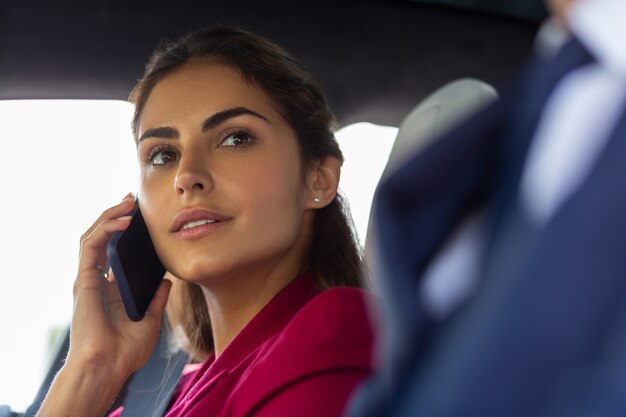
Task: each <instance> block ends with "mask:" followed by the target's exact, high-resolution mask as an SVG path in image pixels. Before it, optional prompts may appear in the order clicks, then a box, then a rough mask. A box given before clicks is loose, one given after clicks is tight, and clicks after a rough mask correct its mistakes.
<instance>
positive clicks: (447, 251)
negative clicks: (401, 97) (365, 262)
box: [349, 0, 626, 417]
mask: <svg viewBox="0 0 626 417" xmlns="http://www.w3.org/2000/svg"><path fill="white" fill-rule="evenodd" d="M548 6H549V8H550V9H551V11H552V16H553V17H552V19H551V20H550V22H548V23H546V25H545V26H544V27H543V28H542V30H541V32H540V34H539V36H538V48H537V56H536V57H535V58H534V59H533V61H532V62H531V63H530V64H529V65H528V67H527V68H525V69H524V70H523V71H522V73H521V74H520V76H519V77H518V78H517V79H516V80H515V82H514V83H512V84H511V86H510V88H509V89H508V90H507V91H504V92H503V93H502V95H501V100H500V101H499V102H497V103H495V104H493V105H491V106H489V107H488V108H487V109H485V110H484V111H481V112H480V113H479V114H478V115H476V116H475V117H472V118H471V119H470V120H468V121H467V122H465V123H463V124H462V125H461V126H460V127H458V128H455V129H454V130H453V131H452V132H451V133H448V134H446V135H445V136H444V137H442V138H441V139H440V140H438V141H437V142H436V143H435V144H434V145H433V146H431V147H429V148H428V149H425V150H424V151H421V152H420V153H419V155H417V156H415V157H414V158H412V159H411V160H410V161H409V162H408V163H406V164H405V165H403V166H402V167H401V168H399V169H398V170H397V171H396V172H394V173H393V174H391V175H389V176H388V177H387V178H386V179H385V180H384V181H383V182H382V183H381V184H380V186H379V189H378V191H377V194H376V198H375V203H374V207H373V213H374V218H373V235H372V236H373V245H372V253H373V254H374V255H373V265H374V280H375V282H376V283H377V286H378V288H379V291H380V293H381V300H382V301H381V305H380V309H379V316H378V319H379V321H380V323H381V333H382V338H381V346H380V351H381V362H380V368H381V370H380V373H379V374H378V375H377V376H376V377H375V378H374V379H372V380H371V381H370V382H369V383H368V384H367V385H366V386H364V387H363V388H362V389H361V390H360V392H359V393H358V394H357V396H356V397H355V401H354V403H353V406H352V407H351V410H350V412H349V415H350V416H351V417H369V416H391V417H400V416H428V417H434V416H442V417H444V416H445V417H447V416H463V417H468V416H481V417H490V416H507V417H514V416H568V417H572V416H606V415H625V414H626V191H625V189H624V188H625V187H624V182H625V181H626V106H625V101H626V48H624V47H623V39H626V25H625V24H624V22H625V21H626V2H624V1H623V0H552V1H549V2H548Z"/></svg>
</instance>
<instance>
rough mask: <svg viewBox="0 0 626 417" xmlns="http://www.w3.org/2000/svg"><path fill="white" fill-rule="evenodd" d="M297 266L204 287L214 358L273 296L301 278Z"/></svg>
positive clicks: (243, 276) (231, 278)
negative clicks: (297, 278)
mask: <svg viewBox="0 0 626 417" xmlns="http://www.w3.org/2000/svg"><path fill="white" fill-rule="evenodd" d="M301 272H302V271H301V270H300V265H295V264H293V265H281V266H280V267H278V268H267V267H266V268H258V270H257V271H256V272H255V273H247V274H245V275H239V276H237V277H229V278H228V279H223V280H220V282H219V283H213V284H209V285H204V286H203V287H202V288H203V293H204V297H205V299H206V302H207V307H208V309H209V316H210V317H211V328H212V331H213V343H214V353H215V357H218V356H219V355H220V354H221V353H222V352H223V351H224V349H225V348H226V347H227V346H228V345H229V344H230V342H231V341H232V340H233V339H234V338H235V336H237V334H238V333H239V332H240V331H241V329H243V328H244V327H245V326H246V325H247V324H248V323H249V322H250V321H251V320H252V319H253V318H254V317H255V316H256V315H257V314H258V313H259V311H261V309H262V308H263V307H265V306H266V305H267V304H268V303H269V302H270V301H271V300H272V298H274V296H275V295H276V294H277V293H278V292H280V290H282V289H283V288H285V287H286V286H287V285H288V284H289V283H290V282H291V281H293V280H294V279H295V278H296V277H298V276H299V275H300V274H301Z"/></svg>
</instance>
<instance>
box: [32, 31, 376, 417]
mask: <svg viewBox="0 0 626 417" xmlns="http://www.w3.org/2000/svg"><path fill="white" fill-rule="evenodd" d="M131 101H133V102H134V104H135V106H136V110H135V116H134V120H133V131H134V135H135V138H136V141H137V153H138V159H139V163H140V167H141V183H140V190H139V196H138V200H139V204H140V208H141V211H142V213H143V215H144V218H145V220H146V224H147V226H148V229H149V231H150V235H151V237H152V240H153V242H154V244H155V247H156V249H157V252H158V253H159V256H160V258H161V260H162V262H163V264H164V265H165V266H166V268H167V270H168V271H169V272H170V273H171V274H172V275H174V276H175V277H177V278H179V279H180V281H179V280H178V279H174V281H175V285H174V288H173V289H174V291H172V295H171V296H170V297H169V298H170V300H169V313H170V318H171V319H172V321H173V322H174V325H175V326H176V327H178V328H180V329H182V332H183V333H184V335H185V339H186V348H187V350H188V351H189V352H190V353H191V354H192V355H193V356H194V358H195V359H197V361H198V362H199V364H198V365H195V366H194V367H190V368H189V369H188V370H187V371H186V372H185V374H184V375H183V377H182V379H181V381H180V383H179V387H178V390H177V393H176V395H175V398H174V399H173V401H172V403H171V404H170V408H169V410H168V412H167V415H168V416H171V417H174V416H196V415H198V416H199V415H203V416H205V415H220V416H221V415H224V416H226V415H228V416H287V415H289V416H293V415H298V416H309V415H310V416H339V415H341V413H342V411H343V408H344V406H345V403H346V401H347V400H348V398H349V396H350V394H351V392H352V390H353V389H354V388H355V387H356V386H357V385H358V384H359V382H361V381H362V380H363V379H364V378H365V377H366V376H367V375H368V373H369V372H370V356H371V344H372V334H371V329H370V324H369V323H368V319H367V313H366V308H365V300H364V298H365V293H364V292H363V291H362V290H359V289H356V288H350V287H358V286H359V279H358V275H359V272H360V271H359V269H360V266H359V252H358V250H357V247H356V244H355V240H354V237H353V235H352V232H351V229H350V227H349V226H348V222H347V219H346V216H345V214H344V211H343V208H342V204H341V200H340V199H339V197H338V196H337V184H338V181H339V175H340V168H341V163H342V155H341V152H340V150H339V148H338V146H337V143H336V141H335V139H334V136H333V134H332V130H331V125H332V122H333V118H332V116H331V114H330V112H329V110H328V108H327V106H326V103H325V100H324V98H323V96H322V94H321V92H320V90H319V88H318V87H317V86H316V84H315V83H314V82H313V80H312V79H311V77H310V76H309V74H307V73H306V72H305V71H304V70H303V69H302V68H301V67H300V66H299V65H298V64H297V63H296V62H294V61H293V60H292V59H291V58H290V57H289V56H287V54H286V53H285V52H284V51H282V50H281V49H280V48H278V47H277V46H275V45H273V44H271V43H270V42H268V41H266V40H264V39H262V38H259V37H257V36H255V35H252V34H249V33H246V32H243V31H240V30H237V29H232V28H213V29H209V30H205V31H201V32H196V33H193V34H191V35H188V36H186V37H183V38H182V39H181V40H179V41H178V42H176V43H173V44H167V45H163V46H162V47H160V48H159V49H157V51H156V52H155V53H154V55H153V57H152V59H151V60H150V62H149V64H148V66H147V68H146V72H145V74H144V76H143V78H142V79H141V80H140V81H139V83H138V84H137V86H136V87H135V89H134V91H133V92H132V94H131ZM132 206H133V196H132V195H129V196H127V198H126V199H124V200H123V201H122V202H121V203H120V204H119V205H117V206H114V207H112V208H110V209H108V210H107V211H105V212H104V213H103V214H102V215H101V216H100V218H99V219H98V220H97V221H96V222H95V223H94V224H93V226H92V227H91V228H90V229H89V230H88V231H87V232H86V233H85V235H84V236H83V237H82V240H81V251H80V263H79V271H78V276H77V279H76V283H75V286H74V297H75V308H74V316H73V319H72V330H71V347H70V350H69V353H68V356H67V360H66V362H65V365H64V367H63V369H62V370H61V371H60V372H59V374H58V375H57V377H56V378H55V381H54V382H53V384H52V387H51V389H50V391H49V393H48V396H47V397H46V400H45V401H44V403H43V405H42V407H41V409H40V411H39V414H38V415H39V416H60V415H63V416H66V415H67V416H81V417H84V416H100V415H102V414H103V413H104V412H105V411H106V410H107V408H108V407H109V406H110V404H111V403H112V401H113V400H114V398H115V396H116V395H117V393H118V391H119V390H120V389H121V387H122V385H123V383H124V381H125V380H126V379H127V378H128V377H129V375H131V374H132V372H134V371H135V370H136V369H138V368H139V367H140V366H141V365H142V364H144V363H145V362H146V361H147V359H148V357H149V356H150V353H151V350H152V349H153V346H154V343H155V341H156V337H157V333H158V329H159V327H160V324H161V323H160V321H161V315H162V312H163V310H164V308H165V306H166V303H167V300H168V296H169V293H170V289H171V287H172V284H171V282H170V281H169V280H165V281H164V282H163V284H162V285H161V287H160V288H159V290H158V291H157V294H156V296H155V298H154V300H153V302H152V304H151V305H150V307H149V310H148V312H147V313H146V316H145V318H144V319H143V320H141V321H139V322H131V321H129V320H128V318H127V317H126V314H125V312H124V310H123V307H122V305H121V302H120V299H119V295H118V292H117V288H116V286H115V283H114V281H113V279H109V280H108V281H105V280H102V279H101V275H102V273H101V270H100V269H99V266H100V265H103V264H105V263H106V255H105V246H106V243H107V241H108V239H109V238H110V236H111V233H113V232H114V231H117V230H124V229H125V228H126V227H127V226H128V224H129V221H130V219H129V217H128V216H127V213H128V212H129V211H130V210H131V209H132Z"/></svg>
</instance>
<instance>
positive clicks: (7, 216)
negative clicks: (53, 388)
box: [0, 100, 397, 411]
mask: <svg viewBox="0 0 626 417" xmlns="http://www.w3.org/2000/svg"><path fill="white" fill-rule="evenodd" d="M131 117H132V106H131V105H130V104H129V103H127V102H123V101H111V100H109V101H76V100H54V101H45V100H39V101H31V100H23V101H0V120H1V121H2V131H3V146H4V149H3V160H2V163H1V164H0V178H1V180H0V181H1V185H2V190H3V198H2V205H0V227H1V229H0V230H2V233H1V234H0V244H1V247H2V270H1V274H2V278H1V279H0V334H1V340H2V344H0V375H1V378H0V405H1V404H6V405H9V406H10V407H11V408H12V409H13V410H16V411H24V410H25V409H26V408H27V407H28V406H29V405H30V403H31V402H32V401H33V399H34V396H35V393H36V392H37V389H38V388H39V384H40V383H41V381H42V380H43V378H44V377H45V373H46V371H47V368H48V366H49V361H50V359H51V358H50V353H51V352H50V347H51V346H52V343H53V342H54V338H55V336H56V335H58V334H60V333H62V332H63V331H64V330H65V329H66V327H67V325H68V323H69V319H70V315H71V310H72V283H73V281H74V278H75V274H76V268H77V264H78V263H77V261H78V248H79V240H80V236H81V234H82V233H83V232H84V231H85V230H86V229H87V228H88V227H89V226H90V225H91V224H92V223H93V222H94V221H95V219H96V218H97V216H98V215H99V214H100V213H101V212H102V211H103V210H104V209H106V208H108V207H110V206H112V205H114V204H116V203H117V202H118V201H120V200H121V199H122V198H123V197H124V196H125V195H126V194H127V193H128V192H129V191H136V190H137V185H138V183H137V180H138V170H137V162H136V156H135V146H134V143H133V139H132V135H131V132H130V120H131ZM396 132H397V129H396V128H389V127H381V126H375V125H372V124H369V123H359V124H355V125H351V126H347V127H345V128H344V129H342V130H341V131H340V132H338V133H337V138H338V140H339V143H340V146H341V148H342V150H343V152H344V154H345V158H346V163H345V165H344V169H343V173H342V179H341V183H340V188H341V189H342V190H343V193H344V194H345V195H346V197H347V198H348V201H349V204H350V206H351V209H352V214H353V218H354V222H355V226H356V228H357V233H358V235H359V237H360V240H361V242H363V241H364V238H365V233H366V229H367V221H368V217H369V208H370V203H371V198H372V195H373V192H374V187H375V186H376V183H377V181H378V178H379V177H380V174H381V173H382V169H383V168H384V164H385V163H386V160H387V157H388V155H389V151H390V149H391V145H392V143H393V139H394V137H395V134H396Z"/></svg>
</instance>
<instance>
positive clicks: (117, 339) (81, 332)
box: [66, 194, 171, 383]
mask: <svg viewBox="0 0 626 417" xmlns="http://www.w3.org/2000/svg"><path fill="white" fill-rule="evenodd" d="M133 201H134V198H133V196H132V194H129V195H128V196H127V197H126V198H125V199H124V200H123V201H122V202H121V203H120V204H118V205H116V206H114V207H112V208H110V209H108V210H106V211H105V212H104V213H102V215H101V216H100V217H99V218H98V220H97V221H96V222H95V223H94V224H93V225H92V226H91V227H90V228H89V230H87V232H86V233H85V234H84V235H83V236H82V238H81V244H80V259H79V266H78V276H77V278H76V282H75V283H74V312H73V317H72V325H71V334H70V351H69V353H68V357H67V361H66V364H67V365H68V366H80V367H83V368H87V369H104V368H105V369H107V371H108V372H110V373H111V377H112V378H113V379H114V380H115V381H112V382H115V383H119V382H120V381H121V383H123V382H124V381H125V380H126V378H128V376H130V375H131V374H132V372H134V371H136V370H137V369H138V368H140V367H141V366H142V365H143V364H144V363H145V362H146V361H147V360H148V358H149V357H150V354H151V353H152V350H153V349H154V346H155V344H156V340H157V337H158V332H159V329H160V327H161V318H162V314H163V309H164V308H165V304H166V302H167V298H168V294H169V289H170V285H171V283H170V282H169V281H167V280H164V281H163V283H162V284H161V287H160V288H159V290H158V291H157V293H156V295H155V297H154V299H153V301H152V303H151V305H150V307H149V308H148V310H147V312H146V314H145V317H144V318H143V319H142V320H141V321H139V322H134V321H131V320H130V319H129V318H128V316H127V315H126V311H125V310H124V306H123V304H122V301H121V298H120V294H119V290H118V287H117V284H116V283H115V278H114V277H113V276H112V274H110V275H109V277H108V279H105V278H104V277H103V271H102V269H101V268H102V265H106V264H107V257H106V244H107V242H108V241H109V239H110V238H111V235H112V233H113V232H115V231H118V230H124V229H126V228H127V227H128V225H129V223H130V217H129V216H127V214H128V213H129V212H130V211H131V210H132V208H133ZM99 268H100V269H99Z"/></svg>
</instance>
